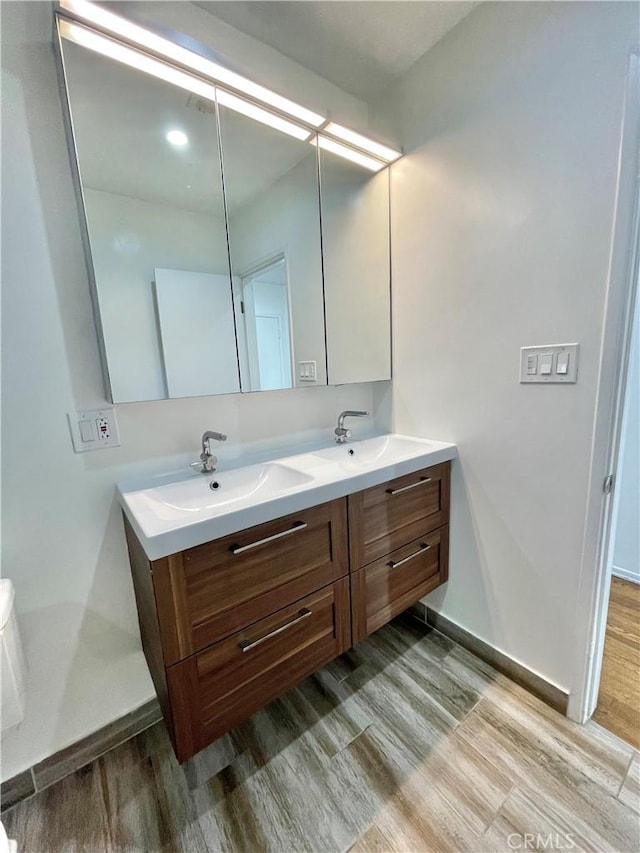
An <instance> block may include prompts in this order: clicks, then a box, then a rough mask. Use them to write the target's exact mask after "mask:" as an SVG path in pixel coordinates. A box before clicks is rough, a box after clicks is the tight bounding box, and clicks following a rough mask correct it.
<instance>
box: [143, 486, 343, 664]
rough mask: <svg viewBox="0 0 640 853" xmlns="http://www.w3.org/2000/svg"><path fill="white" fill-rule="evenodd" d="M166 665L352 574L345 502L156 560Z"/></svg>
mask: <svg viewBox="0 0 640 853" xmlns="http://www.w3.org/2000/svg"><path fill="white" fill-rule="evenodd" d="M151 569H152V572H153V583H154V592H155V598H156V607H157V613H158V622H159V625H160V635H161V640H162V649H163V655H164V662H165V665H167V666H169V665H172V664H174V663H176V662H177V661H179V660H182V659H183V658H185V657H187V656H189V655H191V654H193V653H194V652H197V651H199V650H200V649H203V648H206V647H207V646H209V645H211V644H212V643H214V642H216V641H217V640H220V639H222V638H223V637H227V636H229V635H230V634H232V633H234V632H235V631H238V630H239V629H240V628H244V627H246V626H247V625H250V624H252V623H254V622H257V621H258V620H259V619H262V618H264V617H265V616H267V615H269V614H270V613H274V612H275V611H277V610H279V609H280V608H281V607H284V606H285V605H287V604H289V603H290V602H292V601H297V600H298V599H299V598H302V597H303V596H305V595H308V594H309V593H311V592H313V591H315V590H317V589H320V588H321V587H323V586H326V585H327V584H330V583H332V582H333V581H334V580H337V579H338V578H340V577H343V576H344V575H346V574H347V573H348V561H347V527H346V502H345V499H340V500H337V501H332V502H331V503H327V504H322V505H321V506H317V507H313V508H312V509H307V510H303V511H302V512H298V513H295V515H289V516H285V517H284V518H280V519H277V520H276V521H270V522H268V523H266V524H261V525H259V526H257V527H253V528H250V529H249V530H244V531H241V532H240V533H234V534H232V535H230V536H225V537H223V538H222V539H217V540H215V541H214V542H208V543H207V544H205V545H200V546H198V547H196V548H190V549H189V550H187V551H183V552H181V553H179V554H174V555H172V556H170V557H166V558H165V559H162V560H157V561H155V562H153V563H152V564H151Z"/></svg>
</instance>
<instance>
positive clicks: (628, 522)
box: [612, 294, 640, 583]
mask: <svg viewBox="0 0 640 853" xmlns="http://www.w3.org/2000/svg"><path fill="white" fill-rule="evenodd" d="M623 418H624V420H623V426H622V435H621V445H620V460H619V463H618V472H617V484H616V492H617V495H616V517H615V520H614V524H615V534H614V541H613V566H612V570H613V574H614V575H617V576H618V577H621V578H625V579H626V580H630V581H634V583H640V294H638V295H637V296H636V310H635V317H634V325H633V333H632V339H631V354H630V359H629V373H628V376H627V391H626V396H625V403H624V416H623Z"/></svg>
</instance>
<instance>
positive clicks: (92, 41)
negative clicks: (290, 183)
mask: <svg viewBox="0 0 640 853" xmlns="http://www.w3.org/2000/svg"><path fill="white" fill-rule="evenodd" d="M59 25H60V35H61V36H62V37H63V38H66V39H68V40H69V41H73V42H75V43H76V44H79V45H82V47H86V48H88V49H89V50H93V51H95V52H96V53H100V54H102V56H107V57H109V58H110V59H115V60H116V61H117V62H121V63H122V64H124V65H128V66H129V67H130V68H136V69H137V70H138V71H143V72H144V73H145V74H151V75H152V76H153V77H158V78H159V79H160V80H164V81H166V82H167V83H171V84H172V85H174V86H179V87H180V88H181V89H186V90H187V91H188V92H194V93H195V94H196V95H200V96H201V97H202V98H206V100H208V101H214V102H215V100H216V87H215V86H214V85H213V83H205V82H204V81H203V80H200V79H199V78H198V77H194V76H193V75H192V74H188V73H187V72H186V71H180V70H179V69H178V68H174V67H173V66H172V65H167V64H166V63H165V62H162V61H161V60H160V59H154V58H153V57H151V56H148V55H147V54H145V53H140V51H138V50H135V48H132V47H127V46H126V45H124V44H121V43H120V42H117V41H115V40H114V39H111V38H109V37H108V36H103V35H99V34H98V33H96V32H95V31H94V30H90V29H87V27H83V26H82V25H80V24H72V23H70V22H69V21H64V20H60V21H59ZM217 94H218V102H219V103H220V104H224V106H226V107H229V109H232V110H235V111H236V112H239V113H242V114H243V115H246V116H249V118H252V119H255V120H256V121H259V122H262V124H268V125H269V126H270V127H273V128H275V129H276V130H280V131H282V133H286V134H288V135H289V136H293V137H295V138H296V139H301V140H302V141H303V142H306V141H307V139H308V138H309V133H310V131H309V130H307V128H306V127H302V126H301V125H299V124H295V123H294V122H292V121H287V119H284V118H280V116H278V115H275V113H272V112H269V110H263V109H262V107H258V106H256V105H255V104H253V103H250V102H249V101H245V100H243V99H242V98H238V97H237V96H236V95H232V94H231V93H230V92H225V91H223V90H222V89H218V90H217ZM174 133H182V131H174ZM183 135H184V134H183ZM185 138H186V137H185ZM167 139H169V134H167ZM187 141H188V140H187ZM169 142H172V143H173V144H174V145H184V144H185V143H184V142H177V141H174V140H172V139H169Z"/></svg>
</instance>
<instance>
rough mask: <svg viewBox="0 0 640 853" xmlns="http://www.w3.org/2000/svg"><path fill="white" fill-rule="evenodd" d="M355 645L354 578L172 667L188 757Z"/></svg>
mask: <svg viewBox="0 0 640 853" xmlns="http://www.w3.org/2000/svg"><path fill="white" fill-rule="evenodd" d="M350 643H351V632H350V624H349V579H348V578H342V579H341V580H339V581H337V582H336V583H333V584H331V585H330V586H328V587H326V588H325V589H323V590H320V591H319V592H316V593H314V594H313V595H309V596H307V597H305V598H303V599H301V600H300V601H297V602H296V603H295V604H291V605H290V606H288V607H285V608H283V609H282V610H279V611H278V612H277V613H274V614H273V615H272V616H269V617H268V618H266V619H263V620H261V621H260V622H257V623H255V624H254V625H252V626H251V627H249V628H245V629H244V630H242V631H239V632H237V633H235V634H233V635H232V636H230V637H227V638H226V639H225V640H222V641H221V642H219V643H216V644H215V645H214V646H211V648H209V649H206V650H205V651H203V652H200V653H198V654H196V655H193V656H192V657H190V658H188V659H187V660H184V661H180V663H177V664H175V665H174V666H172V667H170V668H169V669H168V670H167V679H168V687H169V695H170V698H171V706H172V708H173V711H174V713H173V720H174V724H173V725H174V743H175V747H176V754H177V756H178V760H179V761H180V762H182V761H185V760H186V759H187V758H189V757H190V756H191V755H193V754H194V753H196V752H197V751H198V750H200V749H202V748H203V747H205V746H206V745H207V744H209V743H211V742H212V741H213V740H215V738H217V737H219V736H220V735H222V734H224V733H225V732H227V731H228V730H229V729H231V728H233V727H234V726H236V725H238V724H239V723H240V722H242V720H244V719H246V718H247V717H249V716H250V715H251V714H253V713H254V712H255V711H257V710H259V709H260V708H262V707H264V705H266V704H267V703H268V702H270V701H271V700H272V699H275V698H276V697H277V696H279V695H281V694H282V693H283V692H284V691H285V690H287V689H289V688H290V687H293V686H294V685H295V684H297V683H298V682H299V681H301V680H302V679H303V678H306V677H307V676H308V675H310V674H311V673H313V672H315V671H316V670H317V669H319V668H320V667H322V666H324V664H326V663H328V662H329V661H330V660H333V658H335V657H336V656H337V655H339V654H342V652H343V651H345V650H346V649H347V648H348V647H349V645H350Z"/></svg>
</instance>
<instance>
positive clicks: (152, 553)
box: [118, 434, 457, 560]
mask: <svg viewBox="0 0 640 853" xmlns="http://www.w3.org/2000/svg"><path fill="white" fill-rule="evenodd" d="M456 455H457V452H456V446H455V445H454V444H448V443H446V442H440V441H431V440H430V439H424V438H416V437H414V436H403V435H397V434H389V435H383V436H376V437H374V438H368V439H364V440H361V441H349V442H347V443H346V444H343V445H334V446H332V447H329V448H326V447H325V448H320V449H319V450H311V451H309V452H306V453H299V454H296V455H293V456H281V457H278V458H274V459H272V460H270V461H267V462H263V463H259V464H254V465H247V466H244V467H240V468H234V469H229V470H225V468H224V461H223V460H222V461H221V462H220V463H219V467H218V470H216V471H215V473H210V474H206V475H205V474H200V473H196V474H193V473H191V472H188V471H186V472H185V476H184V477H183V478H179V477H174V479H173V481H172V482H166V481H158V480H154V481H153V482H149V483H136V484H120V485H119V486H118V500H119V502H120V504H121V506H122V508H123V510H124V512H125V515H126V516H127V518H128V520H129V522H130V524H131V526H132V527H133V529H134V530H135V532H136V534H137V536H138V538H139V540H140V542H141V544H142V546H143V548H144V550H145V553H146V554H147V557H148V558H149V559H150V560H158V559H160V558H162V557H166V556H168V555H169V554H175V553H176V552H178V551H184V550H185V549H186V548H193V547H194V546H196V545H202V544H203V543H205V542H209V541H211V540H212V539H217V538H219V537H220V536H226V535H227V534H229V533H235V532H236V531H239V530H245V529H246V528H248V527H253V526H254V525H256V524H261V523H263V522H265V521H272V520H273V519H276V518H280V517H282V516H285V515H289V514H291V513H294V512H297V511H298V510H303V509H308V508H309V507H312V506H315V505H317V504H321V503H325V502H327V501H331V500H334V499H335V498H341V497H344V496H345V495H349V494H352V493H353V492H358V491H360V490H362V489H367V488H369V487H371V486H377V485H380V484H381V483H384V482H386V481H387V480H391V479H393V478H395V477H401V476H404V475H405V474H411V473H412V472H413V471H418V470H420V469H421V468H426V467H428V466H430V465H437V464H439V463H440V462H446V461H448V460H451V459H454V458H455V457H456ZM211 483H215V484H217V488H216V489H215V490H212V488H211V487H210V484H211Z"/></svg>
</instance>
